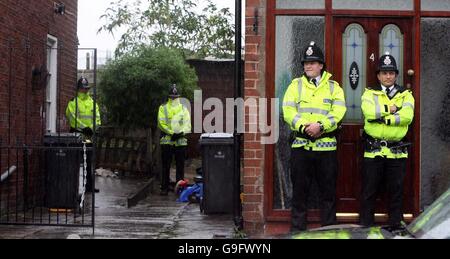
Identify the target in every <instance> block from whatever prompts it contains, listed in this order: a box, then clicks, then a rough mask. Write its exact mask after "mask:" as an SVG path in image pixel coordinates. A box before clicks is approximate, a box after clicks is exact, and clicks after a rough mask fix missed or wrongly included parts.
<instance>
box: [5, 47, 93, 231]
mask: <svg viewBox="0 0 450 259" xmlns="http://www.w3.org/2000/svg"><path fill="white" fill-rule="evenodd" d="M38 45H41V46H42V47H36V44H34V45H33V47H32V44H31V43H30V40H25V41H24V42H22V43H17V42H14V41H13V40H9V41H8V42H7V43H6V44H1V43H0V57H2V59H3V60H2V62H1V63H0V64H1V68H2V71H1V72H0V84H1V89H0V133H1V135H0V175H1V178H0V224H1V225H43V226H76V227H92V228H93V229H94V223H95V221H94V220H95V210H94V208H95V192H92V193H86V192H85V189H84V187H85V180H86V166H85V161H86V159H85V155H86V154H88V153H90V152H92V154H93V156H92V167H91V168H92V170H91V176H92V181H93V183H94V182H95V181H94V180H95V172H94V169H95V166H94V165H95V164H96V163H95V161H96V159H95V154H96V150H95V146H96V145H95V143H96V136H95V134H94V137H93V143H92V144H91V145H85V143H84V142H83V141H82V138H81V136H80V134H78V133H68V126H67V125H68V123H67V121H66V119H65V114H64V111H65V108H66V106H67V100H68V99H69V97H68V96H72V97H74V96H75V94H76V78H78V74H77V71H68V69H67V66H66V65H65V64H66V63H67V62H75V60H70V59H68V58H67V57H73V56H74V55H73V51H72V52H71V53H72V54H71V53H69V51H68V50H67V49H65V48H64V46H63V45H62V44H58V45H52V41H51V40H50V41H47V42H44V44H38ZM87 53H89V56H90V59H89V60H90V61H89V62H86V63H87V64H86V63H85V61H82V62H78V63H80V64H81V66H83V64H84V69H81V70H80V67H79V68H78V71H81V73H82V74H83V73H90V74H92V75H91V77H92V78H93V80H92V81H91V82H93V84H94V85H96V69H97V65H96V64H97V50H96V49H80V50H78V56H79V57H80V56H83V57H84V56H86V55H87ZM5 57H6V58H5ZM72 59H77V57H73V58H72ZM36 60H41V61H42V62H41V64H43V65H36V64H35V63H36ZM78 60H79V61H80V60H81V59H80V58H78ZM69 67H70V66H69ZM72 67H73V64H72ZM5 68H6V70H5ZM68 80H70V84H71V85H72V86H73V88H68V87H67V85H68V84H69V83H68ZM72 81H73V82H72ZM62 85H64V86H65V87H61V86H62ZM92 89H93V91H92V96H93V99H94V102H95V100H96V91H95V87H93V88H92ZM70 98H71V97H70ZM94 105H95V103H94ZM94 107H95V106H94ZM94 114H95V113H94ZM94 123H95V117H94ZM94 125H95V124H94Z"/></svg>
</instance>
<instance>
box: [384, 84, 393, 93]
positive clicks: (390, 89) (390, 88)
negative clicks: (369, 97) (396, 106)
mask: <svg viewBox="0 0 450 259" xmlns="http://www.w3.org/2000/svg"><path fill="white" fill-rule="evenodd" d="M394 86H395V85H392V86H391V87H389V91H392V89H393V88H394ZM386 88H388V87H386V86H384V85H381V89H382V90H383V92H386Z"/></svg>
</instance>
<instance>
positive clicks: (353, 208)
mask: <svg viewBox="0 0 450 259" xmlns="http://www.w3.org/2000/svg"><path fill="white" fill-rule="evenodd" d="M411 28H412V19H404V18H399V19H397V18H348V17H346V18H344V17H342V18H334V35H333V40H334V42H333V49H332V50H331V51H332V55H333V65H332V73H333V75H334V78H335V80H337V81H338V82H339V83H340V84H341V86H342V87H343V89H344V92H345V96H346V103H347V113H346V116H345V118H344V121H343V123H342V129H341V132H340V139H339V148H338V155H339V162H340V163H339V164H340V170H339V177H338V193H337V196H338V212H346V213H354V212H358V208H359V192H360V188H361V184H360V183H361V178H360V172H361V170H362V161H363V142H362V138H361V136H362V132H363V124H364V118H363V114H362V112H361V95H362V94H363V92H364V90H365V88H366V87H367V86H373V85H375V84H378V81H377V78H376V68H377V65H378V59H379V57H380V56H381V55H383V54H384V53H386V52H389V53H390V54H391V55H393V56H394V57H395V59H396V60H397V64H398V66H399V78H398V81H397V82H398V83H399V84H401V85H405V86H409V87H411V82H412V78H410V77H408V76H407V75H406V74H405V71H407V70H408V69H409V68H412V35H411ZM411 169H412V166H411V164H410V163H409V166H408V170H409V171H410V170H411ZM409 175H411V174H410V173H409V172H408V176H409ZM408 176H407V180H406V183H405V184H406V185H407V186H405V201H404V206H405V209H406V210H407V211H412V205H413V204H412V201H413V199H412V191H411V190H412V180H411V179H410V178H411V177H408ZM378 211H380V212H382V211H385V206H384V202H383V199H380V200H379V203H378Z"/></svg>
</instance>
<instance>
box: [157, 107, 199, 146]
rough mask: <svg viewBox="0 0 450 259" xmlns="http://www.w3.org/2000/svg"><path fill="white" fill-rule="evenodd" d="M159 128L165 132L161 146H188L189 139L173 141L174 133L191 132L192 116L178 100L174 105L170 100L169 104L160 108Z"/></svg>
mask: <svg viewBox="0 0 450 259" xmlns="http://www.w3.org/2000/svg"><path fill="white" fill-rule="evenodd" d="M158 127H159V128H160V129H161V131H162V132H163V136H162V137H161V140H160V144H161V145H174V146H177V147H179V146H187V139H186V138H185V137H184V136H183V137H181V138H179V139H178V140H176V141H173V140H172V135H173V134H174V133H184V134H187V133H190V132H191V115H190V113H189V111H188V109H187V108H186V107H184V106H183V104H181V103H180V102H179V100H177V103H174V101H173V100H171V99H169V100H168V101H167V103H165V104H163V105H161V106H160V107H159V112H158Z"/></svg>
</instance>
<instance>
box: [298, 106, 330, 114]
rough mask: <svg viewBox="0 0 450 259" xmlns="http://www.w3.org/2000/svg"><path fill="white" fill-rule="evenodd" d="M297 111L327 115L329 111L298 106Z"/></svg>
mask: <svg viewBox="0 0 450 259" xmlns="http://www.w3.org/2000/svg"><path fill="white" fill-rule="evenodd" d="M299 112H304V113H314V114H322V115H327V114H328V113H329V111H327V110H322V109H317V108H300V109H299Z"/></svg>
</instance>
